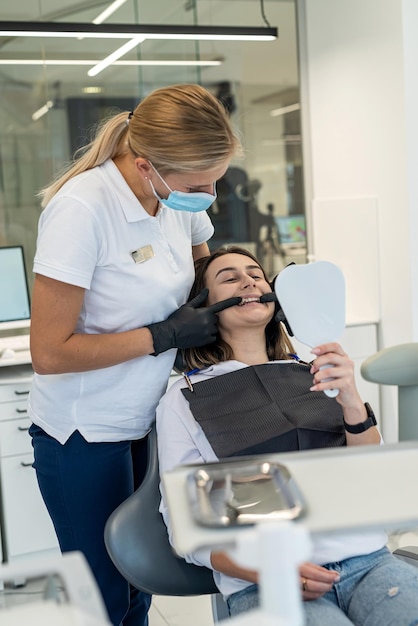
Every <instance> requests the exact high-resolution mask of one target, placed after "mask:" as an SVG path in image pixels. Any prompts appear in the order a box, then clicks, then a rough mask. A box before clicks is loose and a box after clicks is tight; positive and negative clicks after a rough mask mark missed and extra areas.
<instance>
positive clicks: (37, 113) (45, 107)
mask: <svg viewBox="0 0 418 626" xmlns="http://www.w3.org/2000/svg"><path fill="white" fill-rule="evenodd" d="M53 106H54V103H53V102H52V100H48V101H47V102H45V104H44V105H43V106H42V107H41V108H40V109H38V110H37V111H35V113H32V119H33V121H34V122H36V120H39V118H40V117H42V116H43V115H45V113H48V111H49V109H52V107H53Z"/></svg>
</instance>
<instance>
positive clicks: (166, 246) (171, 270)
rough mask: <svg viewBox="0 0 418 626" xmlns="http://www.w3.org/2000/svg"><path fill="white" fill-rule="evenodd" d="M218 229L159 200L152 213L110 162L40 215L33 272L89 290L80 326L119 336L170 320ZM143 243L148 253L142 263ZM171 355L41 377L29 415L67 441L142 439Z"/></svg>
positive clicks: (71, 185)
mask: <svg viewBox="0 0 418 626" xmlns="http://www.w3.org/2000/svg"><path fill="white" fill-rule="evenodd" d="M212 235H213V226H212V224H211V222H210V219H209V217H208V215H207V214H206V212H203V213H189V212H186V211H173V210H171V209H168V208H166V207H162V206H160V209H159V212H158V214H157V215H156V216H155V217H151V216H150V215H149V214H148V213H147V212H146V211H145V209H144V208H143V207H142V205H141V204H140V203H139V201H138V199H137V198H136V196H135V195H134V193H133V192H132V191H131V189H130V187H129V186H128V185H127V183H126V182H125V180H124V178H123V176H122V175H121V173H120V172H119V170H118V169H117V167H116V166H115V164H114V163H113V161H111V160H109V161H107V162H106V163H104V164H103V165H101V166H99V167H95V168H93V169H92V170H89V171H87V172H84V173H83V174H80V175H78V176H75V177H74V178H72V179H71V180H69V181H68V182H67V183H66V184H65V185H64V186H63V187H62V189H61V190H60V191H59V192H58V193H57V194H56V195H55V196H54V198H53V199H52V200H51V202H50V203H49V204H48V206H47V207H46V208H45V210H44V211H43V212H42V214H41V217H40V220H39V234H38V242H37V251H36V255H35V260H34V266H33V269H34V272H35V273H38V274H43V275H44V276H48V277H49V278H53V279H55V280H59V281H62V282H65V283H69V284H72V285H77V286H79V287H83V288H84V289H85V290H86V291H85V297H84V302H83V307H82V310H81V312H80V317H79V319H78V322H77V327H76V332H78V333H87V334H90V333H93V334H94V333H117V332H121V331H125V330H132V329H135V328H141V327H143V326H145V325H147V324H150V323H152V322H159V321H162V320H165V319H166V318H167V317H168V316H169V315H170V314H171V313H172V312H173V311H175V310H176V309H178V307H179V306H181V305H182V304H184V302H185V301H186V299H187V296H188V293H189V291H190V288H191V285H192V283H193V279H194V265H193V257H192V246H194V245H199V244H201V243H204V242H205V241H207V240H208V239H210V237H211V236H212ZM141 248H143V249H144V248H145V250H146V251H147V252H148V254H147V253H146V254H145V255H143V256H145V257H146V258H147V257H150V258H147V260H144V261H143V262H141V263H136V262H135V261H134V259H133V257H132V253H133V252H135V251H137V250H141ZM150 251H151V255H153V256H151V255H150V254H149V252H150ZM139 256H141V253H140V255H139ZM174 357H175V350H168V351H167V352H164V353H162V354H160V355H159V356H158V357H154V356H143V357H140V358H137V359H133V360H130V361H127V362H125V363H121V364H120V365H115V366H113V367H107V368H104V369H98V370H93V371H89V372H81V373H70V374H54V375H38V374H35V375H34V379H33V384H32V388H31V392H30V395H29V415H30V417H31V419H32V420H33V422H34V423H35V424H37V425H39V426H40V427H41V428H43V429H44V430H45V431H46V432H47V433H48V434H50V435H51V436H52V437H55V438H56V439H57V440H58V441H60V442H61V443H64V442H65V441H66V440H67V439H68V438H69V437H70V435H71V434H72V433H73V432H74V431H75V430H76V429H77V430H79V431H80V433H81V434H82V435H83V437H85V439H86V440H87V441H122V440H129V439H138V438H140V437H142V436H143V435H145V433H146V432H147V430H148V428H149V426H150V424H151V422H152V421H153V419H154V417H155V407H156V405H157V403H158V401H159V399H160V397H161V395H162V394H163V393H164V391H165V389H166V386H167V380H168V377H169V375H170V372H171V369H172V366H173V361H174Z"/></svg>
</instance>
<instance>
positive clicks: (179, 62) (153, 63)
mask: <svg viewBox="0 0 418 626" xmlns="http://www.w3.org/2000/svg"><path fill="white" fill-rule="evenodd" d="M97 63H98V61H97V59H0V65H67V66H71V65H96V64H97ZM113 65H125V66H135V65H145V66H147V65H148V66H179V67H182V66H184V67H187V66H189V67H196V66H197V67H216V66H219V65H222V61H220V60H216V61H202V60H196V61H193V60H188V61H187V60H182V59H178V60H176V59H168V60H164V59H159V60H153V59H151V60H149V61H143V60H136V59H129V60H124V61H114V62H113Z"/></svg>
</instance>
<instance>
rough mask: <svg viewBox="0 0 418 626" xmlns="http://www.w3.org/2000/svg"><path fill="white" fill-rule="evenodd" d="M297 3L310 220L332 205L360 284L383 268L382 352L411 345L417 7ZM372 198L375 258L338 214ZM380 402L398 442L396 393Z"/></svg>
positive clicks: (417, 308)
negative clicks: (369, 269) (369, 270)
mask: <svg viewBox="0 0 418 626" xmlns="http://www.w3.org/2000/svg"><path fill="white" fill-rule="evenodd" d="M297 1H298V13H299V27H300V38H301V59H300V61H301V89H302V106H303V119H304V130H305V134H306V133H307V134H308V135H309V142H308V145H307V146H306V152H308V154H307V157H308V158H307V161H306V162H305V166H306V167H310V172H309V176H308V181H309V185H308V192H309V195H310V197H309V198H308V200H309V202H310V205H311V211H312V213H311V223H313V224H314V223H315V211H319V210H320V208H321V207H323V206H324V205H327V206H330V203H331V205H332V203H335V207H336V209H335V219H334V220H330V219H329V220H328V225H327V226H324V224H323V223H322V222H321V228H324V227H327V228H328V230H327V232H326V233H325V234H324V233H323V232H322V239H324V238H325V239H326V237H327V236H328V238H329V241H330V242H331V241H332V240H333V239H334V238H337V239H338V238H340V240H341V242H342V250H344V251H345V250H346V246H347V239H348V241H349V244H350V247H351V254H352V257H353V260H354V259H356V260H358V256H359V255H360V258H361V259H362V263H360V268H359V269H358V270H357V271H358V276H357V279H358V281H359V282H362V281H363V280H364V276H362V272H361V266H362V265H363V266H366V265H367V263H368V260H369V261H370V263H373V264H375V265H376V266H377V267H378V273H379V277H380V281H379V282H380V289H379V291H378V295H377V296H376V295H375V296H373V297H376V298H377V302H376V303H374V304H376V305H377V307H376V308H377V313H378V317H379V320H380V321H379V334H378V336H379V345H380V347H381V348H383V347H387V346H390V345H394V344H397V343H403V342H407V341H411V340H413V339H414V333H415V337H416V336H417V334H418V325H416V327H415V330H414V323H413V320H414V317H415V319H416V318H417V313H418V295H417V293H418V277H417V272H418V268H417V263H416V262H414V268H412V267H411V260H412V259H413V260H414V261H416V260H417V255H418V253H417V252H415V247H416V245H415V242H416V241H417V240H418V217H417V216H416V215H415V213H416V210H415V211H414V209H415V207H417V197H418V192H417V182H416V179H417V176H418V170H417V169H416V168H414V167H413V166H412V163H415V164H416V163H417V162H418V159H417V150H418V148H417V133H416V129H417V121H416V119H415V118H414V116H415V115H416V111H417V110H418V108H417V106H416V102H417V99H418V97H417V89H416V85H417V78H415V77H414V73H415V74H416V68H417V65H416V59H417V58H418V43H417V41H416V37H415V39H414V32H415V33H416V27H417V25H418V3H417V2H416V0H403V3H402V2H399V0H385V2H382V1H381V0H367V1H365V0H297ZM403 10H404V13H403ZM404 16H405V20H404ZM414 52H415V54H414ZM404 54H405V58H404ZM404 60H406V62H404ZM405 79H406V81H407V87H408V89H406V88H405ZM413 100H414V103H415V106H413ZM406 105H407V108H406V110H407V115H406V116H405V107H406ZM410 127H411V129H410ZM413 127H414V128H413ZM411 130H413V131H414V132H415V138H414V139H412V138H411ZM308 149H309V150H308ZM305 156H306V153H305ZM414 157H415V158H414ZM407 158H409V163H408V161H407ZM411 159H413V161H411ZM414 169H415V172H414ZM414 174H415V176H414ZM367 198H373V199H374V201H375V202H376V204H377V219H376V223H375V225H374V227H371V228H370V224H369V228H368V229H369V230H370V232H369V233H368V234H369V237H370V242H371V246H370V250H374V252H373V256H372V252H370V251H369V247H368V246H365V245H364V236H363V235H362V236H361V237H356V233H355V232H353V230H352V229H351V225H350V229H351V230H347V226H346V223H345V222H346V221H347V220H348V222H350V219H349V218H350V215H349V214H348V213H346V214H345V215H344V210H340V209H339V207H347V206H348V207H349V206H350V199H351V200H352V202H353V206H354V205H355V204H356V202H357V201H358V200H360V201H361V200H365V199H367ZM413 200H414V201H415V202H413ZM318 207H319V209H318ZM411 213H412V216H411ZM319 217H320V216H319V214H318V219H319ZM359 229H361V224H359ZM344 242H345V243H344ZM314 244H315V242H314V241H312V245H314ZM360 244H361V245H360ZM411 244H413V245H411ZM312 252H313V255H314V256H313V258H318V257H321V250H316V249H314V250H312ZM344 253H345V252H344ZM376 255H377V257H378V258H377V259H376V258H375V257H376ZM415 268H417V269H415ZM412 285H414V290H413V289H412V287H411V286H412ZM354 295H355V294H354ZM362 298H363V295H362ZM358 300H359V301H358V302H357V305H358V310H359V311H360V312H361V310H362V302H361V299H360V298H359V299H358ZM382 400H383V403H382V423H383V430H384V436H385V439H386V440H387V441H390V440H395V439H396V437H397V425H396V424H397V398H396V394H395V390H394V389H392V388H387V387H385V388H382Z"/></svg>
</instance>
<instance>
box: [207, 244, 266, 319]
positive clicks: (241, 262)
mask: <svg viewBox="0 0 418 626" xmlns="http://www.w3.org/2000/svg"><path fill="white" fill-rule="evenodd" d="M205 283H206V287H207V288H208V289H209V297H208V304H209V305H210V304H214V303H215V302H220V301H221V300H226V299H227V298H231V297H234V296H239V297H241V298H242V299H243V301H242V303H241V304H239V305H237V306H234V307H231V308H229V309H225V310H224V311H222V312H221V313H219V321H220V325H222V326H225V327H227V326H229V325H230V324H232V323H234V324H236V323H237V321H238V320H243V321H247V322H252V323H259V324H260V323H262V324H264V325H266V324H267V323H268V322H269V321H270V319H271V318H272V315H273V312H274V304H273V303H272V302H268V303H264V304H263V303H260V302H259V298H260V296H262V295H263V294H265V293H270V292H271V287H270V285H269V283H268V281H267V279H266V277H265V275H264V272H263V270H262V269H261V267H260V266H259V265H258V263H255V262H254V261H253V259H251V258H250V257H248V256H245V255H243V254H236V253H231V254H225V255H223V256H220V257H218V258H216V259H214V260H213V261H212V263H211V264H210V265H209V267H208V268H207V271H206V280H205Z"/></svg>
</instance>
